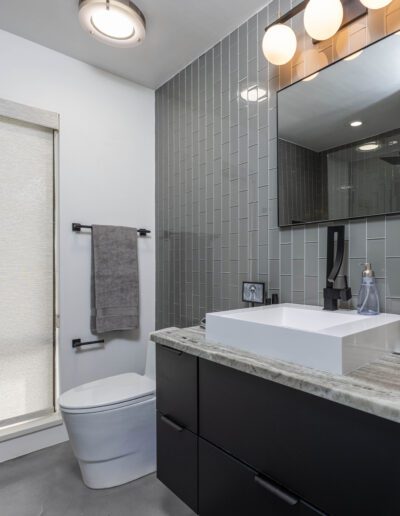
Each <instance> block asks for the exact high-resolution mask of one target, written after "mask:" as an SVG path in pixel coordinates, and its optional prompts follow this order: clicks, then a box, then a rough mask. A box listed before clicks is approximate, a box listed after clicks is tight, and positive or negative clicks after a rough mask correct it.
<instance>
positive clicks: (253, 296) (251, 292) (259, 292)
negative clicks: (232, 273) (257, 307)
mask: <svg viewBox="0 0 400 516" xmlns="http://www.w3.org/2000/svg"><path fill="white" fill-rule="evenodd" d="M264 297H265V283H259V282H254V281H253V282H248V281H244V282H243V287H242V301H244V302H245V303H259V304H261V305H262V304H264Z"/></svg>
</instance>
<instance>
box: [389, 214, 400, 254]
mask: <svg viewBox="0 0 400 516" xmlns="http://www.w3.org/2000/svg"><path fill="white" fill-rule="evenodd" d="M386 246H387V247H386V252H387V256H399V257H400V215H394V216H391V217H387V219H386Z"/></svg>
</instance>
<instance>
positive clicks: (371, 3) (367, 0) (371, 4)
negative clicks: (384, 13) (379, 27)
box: [360, 0, 392, 9]
mask: <svg viewBox="0 0 400 516" xmlns="http://www.w3.org/2000/svg"><path fill="white" fill-rule="evenodd" d="M391 1H392V0H360V2H361V3H362V4H363V5H365V7H367V8H368V9H382V7H386V6H387V5H389V4H390V2H391Z"/></svg>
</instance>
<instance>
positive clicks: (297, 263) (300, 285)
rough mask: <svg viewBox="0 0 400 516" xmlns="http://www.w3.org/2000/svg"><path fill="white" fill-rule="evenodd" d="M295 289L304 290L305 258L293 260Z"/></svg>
mask: <svg viewBox="0 0 400 516" xmlns="http://www.w3.org/2000/svg"><path fill="white" fill-rule="evenodd" d="M293 290H295V291H303V290H304V260H297V259H296V260H293Z"/></svg>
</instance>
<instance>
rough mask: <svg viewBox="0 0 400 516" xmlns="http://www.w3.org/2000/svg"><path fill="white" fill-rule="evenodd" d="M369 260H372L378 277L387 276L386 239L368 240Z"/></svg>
mask: <svg viewBox="0 0 400 516" xmlns="http://www.w3.org/2000/svg"><path fill="white" fill-rule="evenodd" d="M367 261H368V262H371V264H372V268H373V270H374V271H375V276H376V277H377V278H384V277H385V276H386V266H385V240H384V239H379V240H367Z"/></svg>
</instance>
